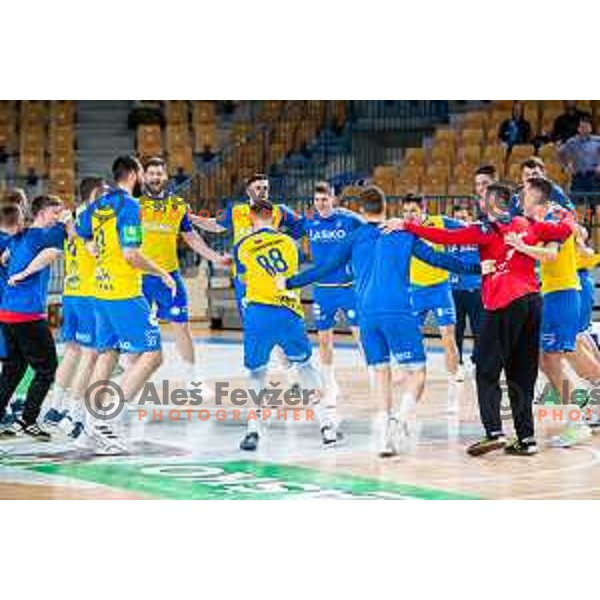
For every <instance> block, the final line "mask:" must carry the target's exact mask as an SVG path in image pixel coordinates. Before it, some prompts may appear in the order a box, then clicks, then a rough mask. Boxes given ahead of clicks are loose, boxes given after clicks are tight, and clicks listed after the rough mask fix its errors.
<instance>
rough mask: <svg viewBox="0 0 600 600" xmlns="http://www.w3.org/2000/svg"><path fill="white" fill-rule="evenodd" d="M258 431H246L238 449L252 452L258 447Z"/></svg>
mask: <svg viewBox="0 0 600 600" xmlns="http://www.w3.org/2000/svg"><path fill="white" fill-rule="evenodd" d="M258 439H259V437H258V433H256V431H253V432H251V433H247V434H246V435H245V436H244V439H243V440H242V441H241V442H240V450H246V451H247V452H254V451H255V450H256V449H257V448H258Z"/></svg>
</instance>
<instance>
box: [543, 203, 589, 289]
mask: <svg viewBox="0 0 600 600" xmlns="http://www.w3.org/2000/svg"><path fill="white" fill-rule="evenodd" d="M568 217H569V214H568V212H567V211H566V210H565V209H563V208H561V207H560V206H558V205H556V206H554V207H552V208H551V210H550V211H549V212H548V214H547V215H546V217H545V220H546V221H551V222H558V221H561V220H562V219H566V218H568ZM577 254H578V252H577V244H576V242H575V236H573V235H570V236H569V237H568V238H567V239H566V240H565V241H564V242H563V243H562V244H561V245H560V247H559V250H558V256H557V257H556V260H553V261H545V262H542V263H541V264H540V280H541V284H542V294H549V293H551V292H560V291H563V290H580V289H581V284H580V283H579V276H578V275H577Z"/></svg>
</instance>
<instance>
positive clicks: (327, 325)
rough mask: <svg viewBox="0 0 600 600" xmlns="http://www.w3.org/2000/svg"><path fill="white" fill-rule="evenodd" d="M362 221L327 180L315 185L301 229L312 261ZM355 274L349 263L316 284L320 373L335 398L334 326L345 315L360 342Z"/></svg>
mask: <svg viewBox="0 0 600 600" xmlns="http://www.w3.org/2000/svg"><path fill="white" fill-rule="evenodd" d="M362 223H363V220H362V219H361V218H360V217H359V216H358V215H356V214H354V213H353V212H351V211H349V210H346V209H344V208H336V206H335V197H334V195H333V192H332V189H331V187H330V186H329V184H328V183H327V182H320V183H318V184H317V185H316V186H315V194H314V211H311V213H310V214H309V213H306V214H304V215H302V217H301V219H300V227H299V228H298V229H297V230H296V231H297V232H298V233H300V232H302V233H304V234H305V235H306V236H307V238H308V241H309V244H310V253H311V256H312V262H313V263H314V264H315V266H318V265H321V264H324V263H325V262H327V260H328V259H329V257H330V255H331V252H332V250H333V249H334V248H335V246H336V245H337V244H339V243H342V242H343V241H344V240H345V239H346V238H348V237H349V236H350V235H351V234H352V232H353V231H354V230H355V229H356V228H357V227H359V226H360V225H361V224H362ZM353 280H354V277H353V274H352V270H351V268H350V264H345V265H342V266H340V268H339V269H338V270H337V271H334V272H333V273H330V274H329V275H327V276H326V277H324V278H323V279H322V280H319V281H316V282H315V284H314V286H313V312H314V318H315V325H316V328H317V335H318V338H319V358H320V362H321V376H322V377H323V384H324V388H325V393H326V394H331V395H332V396H333V399H335V396H336V395H337V394H338V385H337V382H336V380H335V373H334V367H333V328H334V326H335V324H336V322H337V319H338V316H339V315H340V314H341V315H343V317H344V319H345V321H346V324H347V325H348V326H349V327H350V329H351V331H352V334H353V336H354V339H355V341H356V342H357V344H358V343H359V333H358V315H357V312H356V300H355V297H354V288H353Z"/></svg>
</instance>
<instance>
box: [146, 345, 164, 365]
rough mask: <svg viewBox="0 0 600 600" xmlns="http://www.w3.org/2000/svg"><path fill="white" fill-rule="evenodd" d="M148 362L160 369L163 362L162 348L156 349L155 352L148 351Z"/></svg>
mask: <svg viewBox="0 0 600 600" xmlns="http://www.w3.org/2000/svg"><path fill="white" fill-rule="evenodd" d="M148 362H149V363H150V365H151V366H152V367H153V368H154V369H158V367H160V366H161V365H162V363H163V353H162V350H155V351H154V352H148Z"/></svg>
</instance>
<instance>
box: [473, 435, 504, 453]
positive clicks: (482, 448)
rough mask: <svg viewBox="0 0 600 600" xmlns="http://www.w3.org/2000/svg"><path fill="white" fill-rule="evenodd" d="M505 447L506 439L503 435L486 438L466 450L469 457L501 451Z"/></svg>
mask: <svg viewBox="0 0 600 600" xmlns="http://www.w3.org/2000/svg"><path fill="white" fill-rule="evenodd" d="M505 446H506V438H505V437H504V436H503V435H494V436H486V437H483V438H481V439H480V440H478V441H477V442H475V443H474V444H471V445H470V446H469V447H468V448H467V454H468V455H469V456H482V455H483V454H487V453H488V452H493V451H494V450H501V449H502V448H504V447H505Z"/></svg>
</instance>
